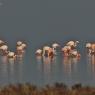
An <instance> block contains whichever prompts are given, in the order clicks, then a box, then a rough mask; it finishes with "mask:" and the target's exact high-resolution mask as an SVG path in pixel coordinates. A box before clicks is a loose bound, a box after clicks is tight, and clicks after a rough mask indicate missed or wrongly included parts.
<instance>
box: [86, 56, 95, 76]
mask: <svg viewBox="0 0 95 95" xmlns="http://www.w3.org/2000/svg"><path fill="white" fill-rule="evenodd" d="M87 59H88V71H91V74H92V75H93V76H94V77H95V55H91V56H88V58H87Z"/></svg>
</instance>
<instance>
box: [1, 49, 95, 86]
mask: <svg viewBox="0 0 95 95" xmlns="http://www.w3.org/2000/svg"><path fill="white" fill-rule="evenodd" d="M82 53H83V54H84V55H82V56H81V59H80V60H77V59H76V58H70V59H67V58H63V56H62V54H61V53H58V55H57V56H55V57H54V59H53V60H52V61H51V60H50V59H49V58H43V59H41V58H40V57H39V58H37V57H36V56H35V54H34V52H30V50H29V49H28V48H27V50H26V54H25V56H24V58H23V60H21V61H16V62H15V63H12V62H10V63H7V62H6V61H5V57H2V56H1V57H0V84H1V85H6V84H10V83H25V82H30V83H33V84H36V85H38V86H43V85H45V84H53V83H55V82H63V83H66V84H67V85H69V86H70V85H73V84H75V83H83V84H84V85H93V86H95V57H88V56H87V55H86V53H85V51H83V50H82V49H81V54H82Z"/></svg>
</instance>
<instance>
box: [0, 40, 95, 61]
mask: <svg viewBox="0 0 95 95" xmlns="http://www.w3.org/2000/svg"><path fill="white" fill-rule="evenodd" d="M78 44H79V41H72V40H71V41H68V42H67V43H66V44H65V46H64V47H61V45H59V44H58V43H53V44H52V45H51V46H44V47H43V48H42V49H37V50H36V52H35V54H36V56H37V57H39V56H40V57H49V58H53V57H54V56H56V55H57V54H58V52H57V51H58V50H59V51H60V52H61V53H62V54H63V55H64V57H71V58H78V59H79V58H80V57H81V54H80V52H79V51H78V48H77V45H78ZM26 47H27V44H26V43H25V42H23V41H17V42H16V51H14V52H13V51H10V50H9V48H8V45H7V44H6V42H4V41H2V40H0V54H1V55H2V56H6V57H7V59H8V60H9V59H14V60H16V59H17V58H22V57H23V55H24V53H25V50H26ZM86 48H87V53H88V54H89V55H95V44H94V43H86Z"/></svg>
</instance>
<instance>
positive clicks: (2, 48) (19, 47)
mask: <svg viewBox="0 0 95 95" xmlns="http://www.w3.org/2000/svg"><path fill="white" fill-rule="evenodd" d="M26 47H27V45H26V43H24V42H22V41H17V43H16V51H10V50H9V48H8V45H7V44H6V42H4V41H2V40H0V55H1V56H6V58H7V60H9V59H13V60H16V59H17V58H22V57H23V55H24V52H25V49H26Z"/></svg>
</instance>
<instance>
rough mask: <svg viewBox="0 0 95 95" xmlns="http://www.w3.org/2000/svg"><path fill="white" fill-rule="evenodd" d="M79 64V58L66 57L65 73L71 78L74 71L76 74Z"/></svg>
mask: <svg viewBox="0 0 95 95" xmlns="http://www.w3.org/2000/svg"><path fill="white" fill-rule="evenodd" d="M77 63H78V59H77V58H71V57H64V58H63V68H64V73H66V74H67V75H69V76H70V75H71V74H72V71H74V72H76V71H77Z"/></svg>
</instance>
